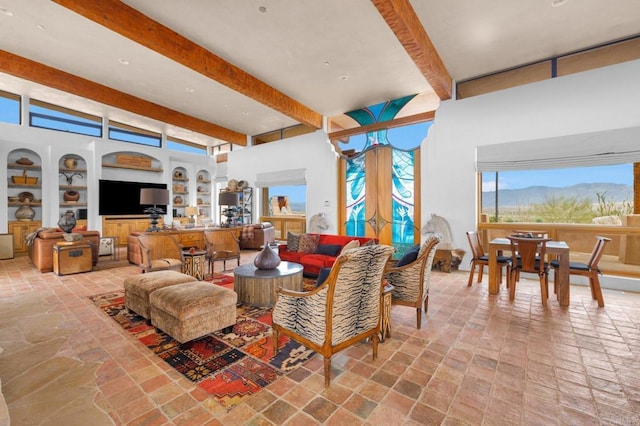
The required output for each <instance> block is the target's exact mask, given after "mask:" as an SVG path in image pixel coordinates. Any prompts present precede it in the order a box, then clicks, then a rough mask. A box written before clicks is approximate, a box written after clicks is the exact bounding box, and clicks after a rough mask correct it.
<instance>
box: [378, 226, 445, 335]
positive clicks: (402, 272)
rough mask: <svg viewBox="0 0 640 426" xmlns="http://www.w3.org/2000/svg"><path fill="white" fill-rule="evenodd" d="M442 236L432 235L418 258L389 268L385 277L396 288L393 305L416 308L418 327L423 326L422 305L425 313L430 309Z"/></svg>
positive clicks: (394, 289)
mask: <svg viewBox="0 0 640 426" xmlns="http://www.w3.org/2000/svg"><path fill="white" fill-rule="evenodd" d="M442 238H443V237H442V234H438V233H435V234H431V235H429V236H428V237H427V239H426V240H425V242H424V243H423V244H422V246H420V251H419V252H418V257H417V258H416V260H415V261H413V262H412V263H409V264H407V265H404V266H399V267H394V266H393V264H390V265H389V266H388V267H387V270H386V273H385V277H386V279H387V281H388V282H389V284H391V285H392V286H393V287H394V288H393V290H392V291H391V304H392V305H404V306H412V307H414V308H416V323H417V324H416V327H417V328H418V329H419V328H420V327H421V325H422V305H424V313H425V314H426V313H427V309H428V308H429V280H430V278H431V266H432V265H433V257H434V256H435V254H436V247H437V246H438V244H439V243H440V241H442Z"/></svg>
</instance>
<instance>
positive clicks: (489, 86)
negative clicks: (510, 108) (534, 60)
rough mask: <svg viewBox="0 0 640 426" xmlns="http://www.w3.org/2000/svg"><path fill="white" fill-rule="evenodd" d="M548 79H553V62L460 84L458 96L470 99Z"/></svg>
mask: <svg viewBox="0 0 640 426" xmlns="http://www.w3.org/2000/svg"><path fill="white" fill-rule="evenodd" d="M548 78H551V61H545V62H541V63H539V64H534V65H529V66H528V67H522V68H517V69H514V70H509V71H504V72H501V73H498V74H493V75H489V76H486V77H481V78H477V79H475V80H470V81H466V82H463V83H459V84H458V86H457V96H458V99H463V98H469V97H471V96H477V95H482V94H484V93H490V92H495V91H497V90H503V89H508V88H511V87H516V86H521V85H523V84H528V83H534V82H536V81H542V80H546V79H548Z"/></svg>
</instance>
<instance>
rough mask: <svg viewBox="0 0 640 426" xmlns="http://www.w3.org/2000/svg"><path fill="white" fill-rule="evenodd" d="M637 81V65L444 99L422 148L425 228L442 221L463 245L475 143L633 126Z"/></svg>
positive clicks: (471, 225) (473, 198)
mask: <svg viewBox="0 0 640 426" xmlns="http://www.w3.org/2000/svg"><path fill="white" fill-rule="evenodd" d="M639 76H640V61H638V60H636V61H631V62H626V63H622V64H618V65H614V66H610V67H605V68H600V69H596V70H592V71H588V72H583V73H578V74H573V75H569V76H565V77H559V78H555V79H551V80H546V81H542V82H538V83H533V84H529V85H526V86H520V87H516V88H513V89H508V90H503V91H499V92H494V93H490V94H486V95H482V96H476V97H473V98H469V99H463V100H450V101H446V102H443V103H442V104H441V105H440V107H439V109H438V111H437V112H436V116H435V123H434V125H433V127H432V129H431V130H430V132H429V135H428V138H427V141H426V142H425V143H423V145H422V150H421V151H422V154H421V161H422V188H423V189H422V190H423V197H422V215H423V217H422V221H423V223H425V222H426V220H428V218H429V216H430V215H431V213H437V214H439V215H442V216H444V217H445V218H447V219H448V220H449V222H450V224H451V228H452V231H453V237H454V241H455V243H456V244H457V245H458V246H460V247H466V246H467V242H466V236H465V232H466V231H468V230H471V229H475V227H476V217H477V213H476V209H477V205H478V204H477V193H476V188H477V185H476V170H475V148H476V147H477V146H480V145H488V144H498V143H505V142H518V141H522V143H523V144H526V143H527V141H528V140H532V139H542V138H548V137H558V136H563V135H571V134H578V133H588V132H594V131H603V130H611V129H619V128H626V127H632V126H638V125H640V102H639V101H638V100H639V99H640V82H639ZM602 143H603V144H606V143H607V141H606V140H602ZM638 143H640V141H638ZM461 266H462V267H464V268H467V269H468V267H469V261H468V257H467V258H466V259H465V260H464V261H463V263H462V265H461Z"/></svg>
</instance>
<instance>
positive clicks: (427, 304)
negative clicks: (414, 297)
mask: <svg viewBox="0 0 640 426" xmlns="http://www.w3.org/2000/svg"><path fill="white" fill-rule="evenodd" d="M428 310H429V294H428V293H427V297H425V299H424V313H425V314H426V313H427V311H428Z"/></svg>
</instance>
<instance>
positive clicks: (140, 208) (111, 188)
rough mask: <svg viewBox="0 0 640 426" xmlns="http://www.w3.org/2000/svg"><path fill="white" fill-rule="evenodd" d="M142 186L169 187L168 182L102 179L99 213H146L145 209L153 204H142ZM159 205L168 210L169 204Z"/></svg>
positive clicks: (99, 187)
mask: <svg viewBox="0 0 640 426" xmlns="http://www.w3.org/2000/svg"><path fill="white" fill-rule="evenodd" d="M142 188H161V189H167V184H166V183H151V182H125V181H119V180H106V179H100V181H99V185H98V190H99V194H98V200H99V203H98V204H99V207H98V213H99V214H100V215H125V214H140V215H141V214H145V213H144V209H146V208H147V207H153V206H150V205H143V204H140V190H141V189H142ZM157 207H160V208H162V209H163V210H164V211H165V212H166V211H167V206H164V205H158V206H157Z"/></svg>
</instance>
